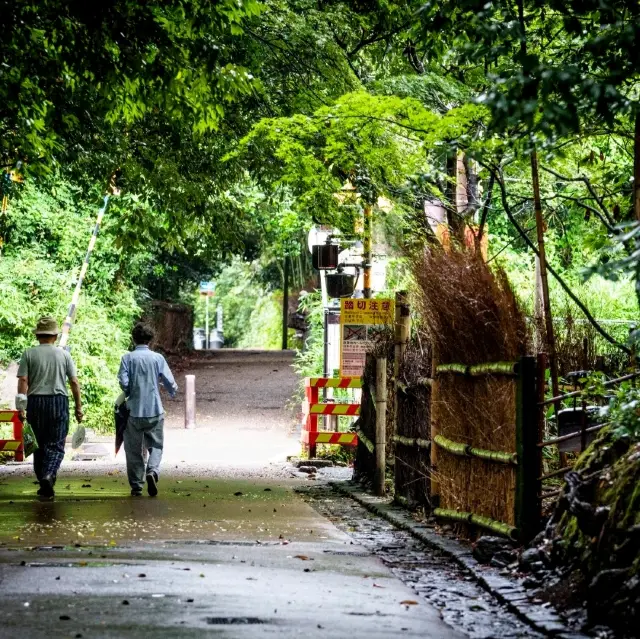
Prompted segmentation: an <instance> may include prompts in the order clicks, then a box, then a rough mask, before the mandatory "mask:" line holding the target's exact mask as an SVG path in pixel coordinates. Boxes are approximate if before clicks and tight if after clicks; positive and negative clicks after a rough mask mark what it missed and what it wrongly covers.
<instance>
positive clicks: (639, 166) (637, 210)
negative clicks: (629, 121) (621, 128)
mask: <svg viewBox="0 0 640 639" xmlns="http://www.w3.org/2000/svg"><path fill="white" fill-rule="evenodd" d="M633 216H634V218H635V219H636V220H637V221H639V222H640V111H638V113H636V127H635V134H634V136H633Z"/></svg>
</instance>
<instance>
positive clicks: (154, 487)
mask: <svg viewBox="0 0 640 639" xmlns="http://www.w3.org/2000/svg"><path fill="white" fill-rule="evenodd" d="M147 492H148V493H149V497H155V496H156V495H157V494H158V475H156V474H155V473H153V472H152V473H148V474H147Z"/></svg>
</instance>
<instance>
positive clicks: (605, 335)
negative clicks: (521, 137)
mask: <svg viewBox="0 0 640 639" xmlns="http://www.w3.org/2000/svg"><path fill="white" fill-rule="evenodd" d="M486 168H487V169H488V170H489V171H490V172H491V173H492V174H493V175H495V180H496V182H497V183H498V186H499V187H500V196H501V200H502V207H503V208H504V211H505V213H506V214H507V217H508V218H509V220H510V221H511V223H512V224H513V226H514V227H515V228H516V230H517V231H518V233H519V234H520V235H521V237H522V239H523V240H524V241H525V242H526V243H527V245H528V246H529V248H530V249H531V250H532V251H533V252H534V253H535V254H536V255H538V256H539V253H538V249H537V248H536V246H535V244H534V243H533V242H532V241H531V239H530V238H529V236H528V235H527V234H526V233H525V231H524V229H523V228H522V227H521V226H520V224H518V221H517V220H516V219H515V217H514V215H513V212H512V211H511V207H510V206H509V202H508V200H507V190H506V188H505V185H504V179H503V176H502V171H501V170H499V169H498V170H496V169H495V168H492V167H486ZM547 270H548V271H549V273H551V275H553V277H554V278H555V279H556V281H557V282H558V284H560V286H561V287H562V289H563V290H564V292H565V293H566V294H567V295H568V296H569V297H570V298H571V299H572V300H573V302H574V303H575V304H576V306H578V308H579V309H580V310H581V311H582V312H583V313H584V316H585V317H586V318H587V320H588V321H589V323H590V324H591V325H592V326H593V327H594V328H595V329H596V331H598V333H600V335H602V337H603V338H604V339H606V340H607V342H609V343H610V344H613V345H614V346H617V347H618V348H619V349H620V350H622V351H624V352H625V353H626V354H627V355H631V351H630V350H629V349H628V348H627V347H626V346H625V345H624V344H621V343H620V342H618V341H617V340H616V339H615V338H614V337H612V336H611V335H609V333H607V331H605V330H604V328H602V326H600V324H599V323H598V321H597V320H596V319H595V317H593V315H591V313H590V312H589V309H588V308H587V307H586V306H585V305H584V304H583V303H582V302H581V301H580V300H579V299H578V297H577V296H576V294H575V293H574V292H573V291H572V290H571V289H570V288H569V286H568V285H567V284H566V283H565V281H564V280H563V279H562V278H561V277H560V275H558V273H557V272H556V271H555V269H553V268H552V266H551V265H550V264H549V263H548V262H547Z"/></svg>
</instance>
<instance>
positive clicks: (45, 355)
mask: <svg viewBox="0 0 640 639" xmlns="http://www.w3.org/2000/svg"><path fill="white" fill-rule="evenodd" d="M77 376H78V374H77V372H76V365H75V364H74V363H73V360H72V359H71V355H69V353H68V352H67V351H65V350H63V349H62V348H58V347H57V346H55V345H53V344H40V345H39V346H34V347H33V348H30V349H28V350H26V351H25V352H24V353H23V354H22V358H21V359H20V366H19V368H18V377H26V378H28V380H29V381H28V384H29V389H28V390H27V395H68V392H67V379H73V378H74V377H77Z"/></svg>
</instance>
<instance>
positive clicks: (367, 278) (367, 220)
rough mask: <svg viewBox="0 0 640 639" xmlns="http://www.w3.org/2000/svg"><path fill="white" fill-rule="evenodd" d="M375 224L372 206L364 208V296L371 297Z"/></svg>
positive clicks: (368, 205)
mask: <svg viewBox="0 0 640 639" xmlns="http://www.w3.org/2000/svg"><path fill="white" fill-rule="evenodd" d="M372 223H373V207H372V206H371V205H370V204H367V205H365V207H364V225H363V232H364V241H363V256H362V261H363V267H364V290H363V293H364V296H365V297H371V262H372V261H373V256H372V253H371V227H372Z"/></svg>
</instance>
